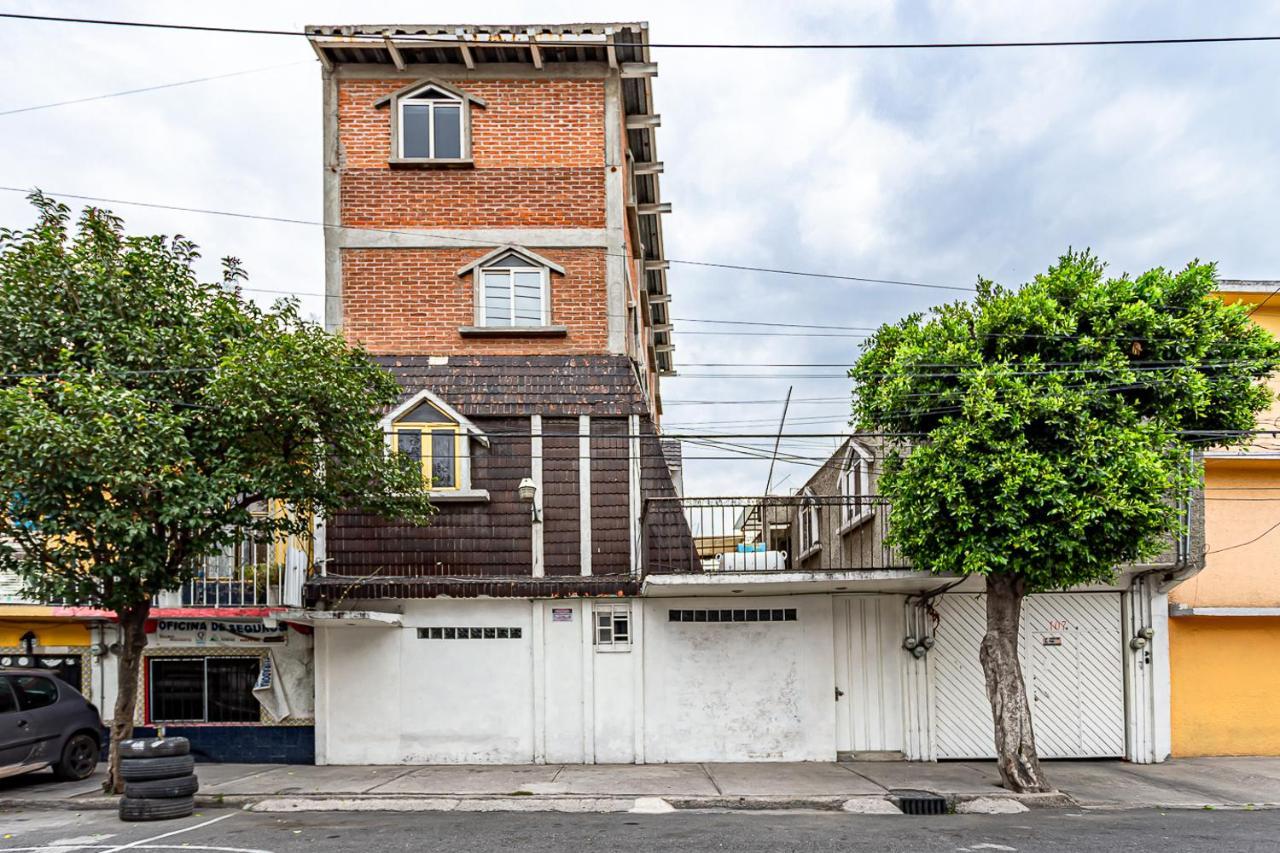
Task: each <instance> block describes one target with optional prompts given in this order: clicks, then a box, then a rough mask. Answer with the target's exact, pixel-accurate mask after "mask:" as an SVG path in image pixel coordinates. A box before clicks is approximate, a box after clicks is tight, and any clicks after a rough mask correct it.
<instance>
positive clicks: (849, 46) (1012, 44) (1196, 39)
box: [0, 12, 1280, 51]
mask: <svg viewBox="0 0 1280 853" xmlns="http://www.w3.org/2000/svg"><path fill="white" fill-rule="evenodd" d="M0 18H10V19H14V20H26V21H42V22H47V23H61V24H86V25H97V26H113V27H135V28H143V29H159V30H183V31H188V32H199V33H217V34H224V35H257V36H287V37H292V38H298V37H302V38H309V37H310V36H311V35H312V34H309V33H306V32H303V31H299V30H280V29H271V28H265V27H218V26H210V25H201V24H177V23H162V22H158V21H137V20H132V21H130V20H121V19H112V18H79V17H69V16H62V15H33V14H20V13H14V12H5V13H0ZM316 35H318V36H319V37H322V38H323V37H325V36H326V35H328V34H325V33H317V34H316ZM330 37H333V38H341V39H343V40H345V41H348V42H350V43H353V44H359V43H361V42H362V41H363V42H368V43H370V44H373V45H380V44H383V43H385V38H386V36H385V35H384V34H382V33H376V34H375V33H342V32H340V33H335V34H332V36H330ZM394 38H395V40H396V41H402V42H421V43H425V44H429V45H433V46H440V47H456V46H458V45H459V44H484V42H472V41H459V40H457V39H449V38H439V37H433V36H430V35H421V34H415V33H395V34H394ZM1271 41H1280V35H1243V36H1183V37H1177V36H1172V37H1170V36H1166V37H1151V38H1114V39H1029V40H1006V41H998V40H991V41H981V40H977V41H940V42H819V43H805V42H652V41H626V40H614V41H613V42H612V44H613V46H614V47H662V48H672V49H688V50H822V51H830V50H957V49H965V50H968V49H976V48H1028V47H1120V46H1124V47H1130V46H1143V45H1196V44H1233V43H1247V42H1271ZM514 43H515V44H520V42H514ZM526 43H529V44H536V45H541V46H545V47H563V46H565V45H566V44H570V45H573V46H580V45H578V44H575V43H573V42H568V43H566V42H565V41H563V40H546V41H540V40H539V39H538V38H537V36H536V34H533V35H530V36H527V38H526Z"/></svg>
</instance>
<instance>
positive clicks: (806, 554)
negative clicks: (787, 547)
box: [796, 542, 822, 560]
mask: <svg viewBox="0 0 1280 853" xmlns="http://www.w3.org/2000/svg"><path fill="white" fill-rule="evenodd" d="M821 550H822V543H821V542H819V543H817V544H816V545H810V546H809V547H808V548H806V549H805V550H803V551H801V552H800V553H799V554H797V555H796V559H797V560H803V559H805V558H807V557H812V556H813V555H814V554H816V553H818V552H819V551H821Z"/></svg>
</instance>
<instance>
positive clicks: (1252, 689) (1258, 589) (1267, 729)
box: [1169, 281, 1280, 756]
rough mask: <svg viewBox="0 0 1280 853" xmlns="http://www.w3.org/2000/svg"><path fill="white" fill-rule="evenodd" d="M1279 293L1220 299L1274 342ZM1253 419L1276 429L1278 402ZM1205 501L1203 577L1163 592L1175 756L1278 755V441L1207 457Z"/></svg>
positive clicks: (1227, 286) (1267, 284) (1261, 438)
mask: <svg viewBox="0 0 1280 853" xmlns="http://www.w3.org/2000/svg"><path fill="white" fill-rule="evenodd" d="M1278 291H1280V281H1222V282H1220V283H1219V290H1218V296H1219V297H1220V298H1222V299H1224V300H1226V301H1228V302H1241V303H1244V304H1247V305H1250V306H1252V308H1251V310H1252V311H1253V319H1254V320H1255V321H1256V322H1258V323H1259V324H1261V325H1262V326H1263V327H1265V328H1266V329H1268V330H1269V331H1270V332H1271V333H1272V334H1274V335H1276V336H1278V337H1280V292H1278ZM1273 387H1274V388H1275V389H1276V390H1277V391H1280V381H1276V382H1274V383H1273ZM1259 421H1260V422H1259V424H1258V429H1259V430H1280V404H1273V405H1272V408H1271V410H1270V411H1269V412H1267V413H1266V414H1264V415H1262V416H1261V417H1260V419H1259ZM1204 496H1205V507H1204V519H1205V545H1206V551H1207V553H1206V557H1205V567H1204V570H1203V571H1201V572H1200V573H1199V574H1197V575H1195V576H1194V577H1192V578H1191V579H1189V580H1187V581H1185V582H1184V583H1182V584H1180V585H1179V586H1178V587H1176V588H1175V589H1174V590H1173V591H1172V592H1171V593H1170V594H1169V615H1170V619H1169V647H1170V648H1169V651H1170V679H1171V697H1170V701H1171V715H1172V719H1171V723H1172V747H1173V754H1174V755H1175V756H1191V755H1280V717H1277V708H1280V666H1278V665H1277V661H1280V434H1276V435H1268V434H1265V433H1264V434H1260V435H1258V436H1257V438H1256V440H1255V441H1254V442H1253V443H1252V444H1251V445H1249V446H1248V447H1244V448H1236V449H1232V450H1210V451H1208V452H1206V454H1205V490H1204Z"/></svg>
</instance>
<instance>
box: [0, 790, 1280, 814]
mask: <svg viewBox="0 0 1280 853" xmlns="http://www.w3.org/2000/svg"><path fill="white" fill-rule="evenodd" d="M922 790H928V791H929V793H932V794H937V795H938V796H940V797H943V798H944V799H946V801H947V806H948V809H949V810H951V811H954V810H955V808H956V806H958V805H960V804H961V803H966V802H971V801H973V800H977V799H1008V800H1015V801H1017V802H1019V803H1022V804H1023V805H1024V806H1026V807H1027V808H1029V809H1057V808H1079V809H1087V810H1090V811H1126V810H1131V809H1163V810H1171V809H1179V810H1189V809H1190V810H1194V809H1221V810H1236V811H1239V810H1250V809H1254V810H1262V809H1274V808H1280V803H1216V804H1207V803H1206V804H1179V805H1164V804H1158V803H1116V804H1110V803H1107V804H1089V803H1080V802H1077V801H1076V800H1074V799H1072V798H1071V797H1070V796H1069V795H1068V794H1066V793H1063V792H1060V791H1055V792H1052V793H1047V794H1015V793H1013V792H1011V791H1004V790H999V789H996V790H993V791H988V792H985V793H972V792H969V793H964V794H958V793H956V792H954V791H938V790H929V789H922ZM194 799H195V804H196V808H204V809H209V808H240V809H245V810H247V811H261V812H268V811H276V812H287V811H514V812H533V811H545V812H581V813H590V812H613V813H617V812H628V811H631V810H632V809H633V808H636V807H637V803H638V801H640V800H644V801H645V802H646V803H649V804H652V803H655V802H657V801H662V802H665V803H667V804H669V805H670V806H671V807H672V809H674V810H677V811H689V810H697V809H723V810H726V811H770V810H778V811H785V810H798V809H804V810H810V811H830V812H839V811H842V810H843V809H844V804H845V803H847V802H849V801H850V800H869V799H880V800H886V801H888V802H893V797H892V796H891V795H887V794H886V795H879V794H862V795H843V796H787V795H775V796H752V797H733V796H712V797H707V796H666V797H656V796H653V795H651V794H650V795H644V794H634V795H617V794H550V795H548V794H541V795H534V796H511V795H504V794H463V795H449V794H434V795H431V794H424V795H417V796H413V795H410V796H395V797H392V796H387V795H385V794H349V795H345V796H342V795H334V794H226V795H223V794H196V795H195V798H194ZM118 805H119V800H118V798H116V797H108V796H103V795H94V796H82V797H72V798H68V799H56V800H45V799H6V800H4V801H3V802H2V803H0V811H3V810H13V809H42V810H62V811H92V810H105V809H115V808H117V807H118Z"/></svg>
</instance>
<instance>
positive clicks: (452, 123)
mask: <svg viewBox="0 0 1280 853" xmlns="http://www.w3.org/2000/svg"><path fill="white" fill-rule="evenodd" d="M398 108H399V110H400V157H401V159H404V160H461V159H462V140H463V127H462V124H463V122H464V121H465V120H466V119H465V115H466V101H464V100H463V99H462V98H459V97H457V96H456V95H451V94H449V93H448V92H446V91H445V90H444V89H441V88H440V87H439V86H426V87H424V88H422V89H420V90H419V91H418V92H417V93H415V94H414V95H412V96H411V97H407V98H400V100H399V104H398Z"/></svg>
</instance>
